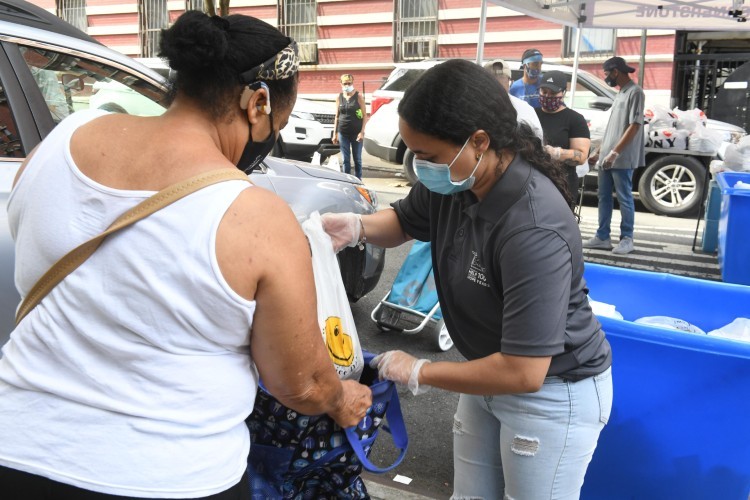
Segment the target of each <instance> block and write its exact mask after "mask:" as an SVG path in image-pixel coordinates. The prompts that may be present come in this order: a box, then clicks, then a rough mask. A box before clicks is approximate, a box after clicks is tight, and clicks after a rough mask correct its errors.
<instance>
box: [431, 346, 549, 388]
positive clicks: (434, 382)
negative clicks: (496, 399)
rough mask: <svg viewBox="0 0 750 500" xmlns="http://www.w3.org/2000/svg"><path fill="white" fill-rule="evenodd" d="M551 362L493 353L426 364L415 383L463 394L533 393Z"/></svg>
mask: <svg viewBox="0 0 750 500" xmlns="http://www.w3.org/2000/svg"><path fill="white" fill-rule="evenodd" d="M551 359H552V358H551V357H549V356H545V357H538V358H532V357H528V356H511V355H508V354H502V353H495V354H492V355H490V356H487V357H484V358H481V359H476V360H473V361H465V362H449V361H440V362H435V363H427V364H425V365H423V366H422V369H421V371H420V373H419V384H420V385H422V384H426V385H430V386H433V387H439V388H441V389H446V390H449V391H454V392H462V393H465V394H521V393H528V392H536V391H538V390H539V389H540V388H541V387H542V384H543V383H544V378H545V377H546V376H547V371H548V370H549V365H550V361H551Z"/></svg>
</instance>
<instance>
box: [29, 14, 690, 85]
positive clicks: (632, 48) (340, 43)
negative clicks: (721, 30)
mask: <svg viewBox="0 0 750 500" xmlns="http://www.w3.org/2000/svg"><path fill="white" fill-rule="evenodd" d="M31 1H32V3H35V4H36V5H39V6H41V7H43V8H45V9H48V10H49V11H51V12H53V13H56V14H57V15H59V16H60V17H63V18H64V19H67V20H69V21H70V22H71V23H72V24H75V25H77V26H79V27H81V28H83V29H85V30H86V31H87V32H88V34H89V35H91V36H93V37H94V38H96V39H97V40H99V41H100V42H102V43H104V44H105V45H108V46H109V47H111V48H113V49H115V50H118V51H120V52H122V53H124V54H127V55H130V56H133V57H143V56H152V55H154V54H153V51H154V49H153V47H154V40H153V37H154V36H158V35H155V34H154V33H158V29H159V28H160V27H165V26H166V25H167V24H168V23H169V22H172V21H174V19H175V18H177V17H178V16H179V15H180V14H181V13H182V12H184V11H185V9H186V8H191V7H192V8H200V7H201V6H202V1H201V0H31ZM480 8H481V1H480V0H317V1H315V0H296V1H295V0H231V3H230V11H231V12H232V13H241V14H249V15H252V16H255V17H258V18H260V19H263V20H264V21H266V22H268V23H270V24H272V25H274V26H280V27H281V29H283V30H284V31H285V32H287V33H288V34H290V35H291V36H293V37H294V38H295V39H297V40H298V42H299V41H301V39H304V40H306V43H304V44H303V45H304V46H305V47H306V49H305V56H306V58H307V59H308V63H306V64H304V65H303V66H302V73H301V80H300V94H301V95H305V96H308V97H317V98H331V97H332V96H333V95H334V94H335V93H337V92H338V91H339V85H338V80H339V75H340V74H341V73H352V74H354V76H355V84H356V85H357V86H358V88H360V89H364V91H365V94H368V95H369V93H370V92H372V91H373V90H374V89H376V88H377V87H378V86H379V85H380V82H382V81H383V79H384V78H385V77H386V76H387V75H388V74H389V73H390V71H391V70H392V69H393V65H394V62H398V61H403V60H414V59H420V58H425V57H429V56H433V57H439V58H456V57H462V58H467V59H476V56H477V42H478V40H479V36H478V31H479V18H480ZM300 19H302V21H303V22H301V21H300ZM600 31H603V30H600ZM613 33H614V32H612V33H610V34H609V35H608V36H609V38H607V36H605V43H604V44H603V45H604V46H603V47H602V44H600V45H599V46H597V47H594V49H596V50H598V51H597V52H592V53H589V54H588V55H584V56H583V57H582V58H581V67H582V68H584V69H587V70H589V71H592V72H593V73H595V74H599V75H600V76H601V70H600V68H601V63H602V61H604V59H606V58H607V57H610V56H611V55H612V54H617V55H619V56H622V57H625V59H626V60H628V61H630V62H631V63H632V64H634V65H637V63H638V61H639V59H640V42H641V32H640V31H639V30H617V32H616V34H613ZM295 35H298V36H295ZM605 35H607V34H606V33H605ZM570 36H571V34H570V33H569V30H568V29H566V28H564V27H562V26H560V25H556V24H553V23H549V22H546V21H542V20H538V19H535V18H531V17H528V16H525V15H522V14H519V13H517V12H514V11H511V10H508V9H505V8H502V7H498V6H493V5H492V4H490V5H489V7H488V10H487V24H486V31H485V45H484V58H485V59H492V58H495V57H504V58H509V59H519V58H520V55H521V53H522V52H523V51H524V50H525V49H527V48H529V47H536V48H538V49H540V50H541V51H542V53H543V54H544V56H545V60H546V61H548V62H553V63H560V64H572V63H573V58H572V55H571V54H570V49H569V48H568V47H570V43H566V38H568V39H569V38H570ZM674 45H675V35H674V32H672V31H660V32H654V31H651V32H649V33H648V42H647V52H646V59H645V60H646V70H645V82H644V85H643V86H644V88H645V89H646V91H647V93H648V94H651V95H661V96H665V97H668V96H669V94H670V89H671V86H672V71H673V59H674ZM637 75H638V73H636V77H637Z"/></svg>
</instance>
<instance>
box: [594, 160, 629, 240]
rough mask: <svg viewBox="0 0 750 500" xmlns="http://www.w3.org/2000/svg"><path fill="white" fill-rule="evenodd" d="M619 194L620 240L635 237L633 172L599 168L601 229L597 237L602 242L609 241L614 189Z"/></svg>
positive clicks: (598, 193) (598, 230)
mask: <svg viewBox="0 0 750 500" xmlns="http://www.w3.org/2000/svg"><path fill="white" fill-rule="evenodd" d="M613 187H614V190H615V193H617V201H618V202H619V203H620V215H621V216H622V220H621V222H620V239H622V238H625V237H628V238H632V237H633V227H634V226H635V202H634V201H633V170H631V169H628V170H620V169H614V168H613V169H610V170H604V169H603V168H601V166H600V167H599V187H598V188H597V191H598V192H597V196H598V197H599V229H597V231H596V237H597V238H599V239H600V240H608V239H609V233H610V227H609V226H610V223H611V222H612V210H613V208H614V200H613V199H612V188H613Z"/></svg>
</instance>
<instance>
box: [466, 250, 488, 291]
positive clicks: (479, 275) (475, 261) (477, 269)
mask: <svg viewBox="0 0 750 500" xmlns="http://www.w3.org/2000/svg"><path fill="white" fill-rule="evenodd" d="M471 253H472V254H474V257H472V259H471V264H470V265H469V273H468V274H467V275H466V279H468V280H469V281H472V282H474V283H476V284H477V285H482V286H486V287H487V288H489V287H490V285H489V284H488V283H487V275H486V271H485V269H484V266H483V265H482V263H481V262H479V256H478V255H477V253H476V252H475V251H473V250H472V252H471Z"/></svg>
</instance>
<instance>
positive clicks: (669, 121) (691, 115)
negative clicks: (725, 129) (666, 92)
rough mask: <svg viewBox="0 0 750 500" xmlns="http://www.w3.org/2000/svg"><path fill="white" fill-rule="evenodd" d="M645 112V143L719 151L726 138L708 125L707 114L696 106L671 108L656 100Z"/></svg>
mask: <svg viewBox="0 0 750 500" xmlns="http://www.w3.org/2000/svg"><path fill="white" fill-rule="evenodd" d="M643 116H644V121H643V122H644V124H645V126H646V134H647V135H646V137H647V139H646V147H650V148H661V149H676V150H683V151H685V150H688V151H695V152H699V153H709V154H716V152H717V151H718V150H719V147H720V146H721V144H722V142H724V141H723V138H722V136H721V134H719V133H717V132H715V131H713V130H711V129H709V128H707V127H706V122H707V120H708V119H707V118H706V114H705V113H704V112H703V111H701V110H700V109H697V108H696V109H689V110H685V111H683V110H681V109H679V108H674V109H673V110H669V109H667V108H666V107H664V106H661V105H659V104H656V105H654V106H651V107H649V108H648V109H646V110H645V112H644V114H643Z"/></svg>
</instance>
